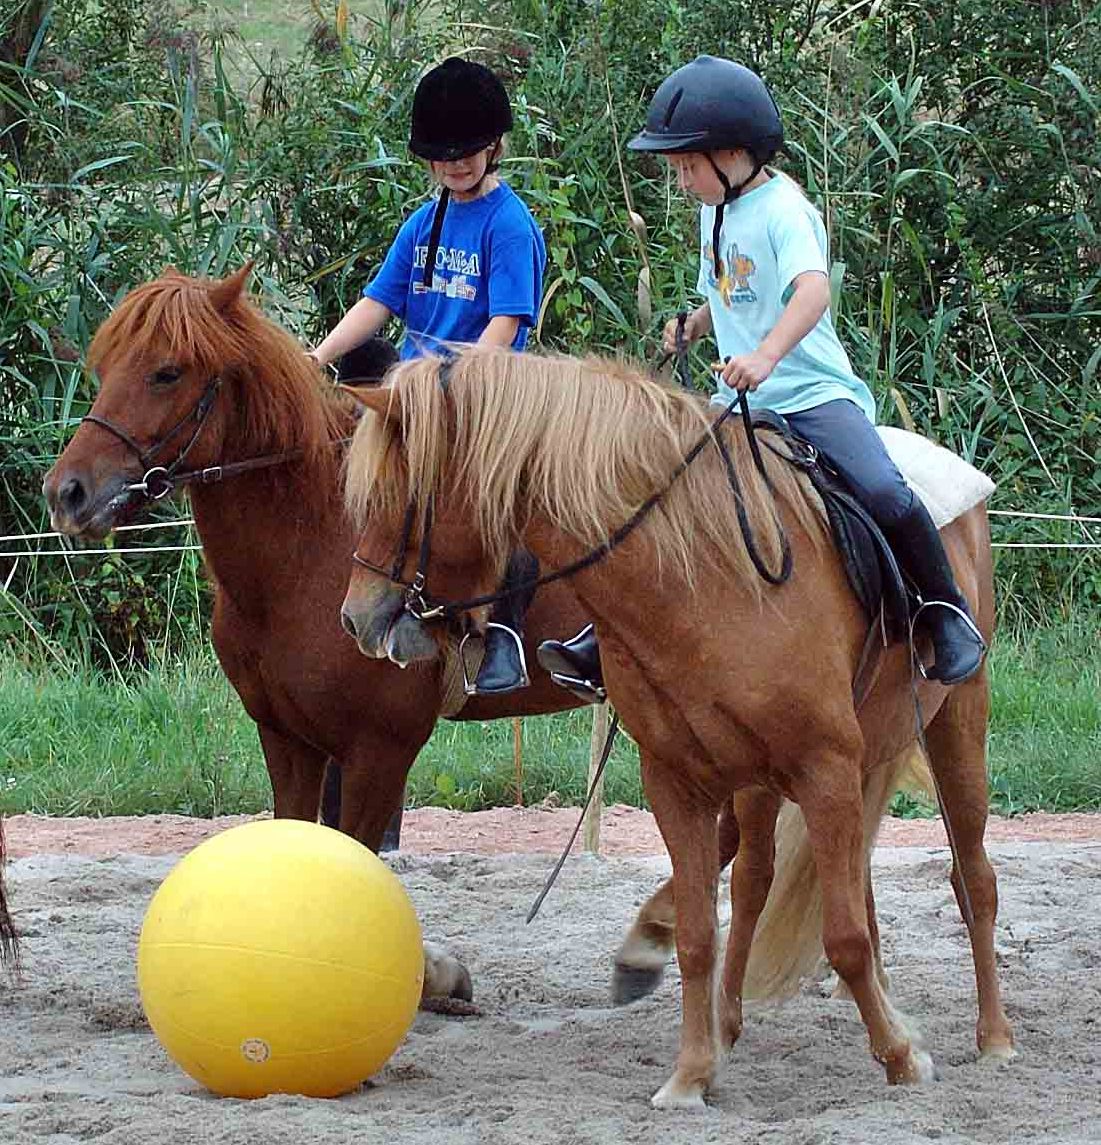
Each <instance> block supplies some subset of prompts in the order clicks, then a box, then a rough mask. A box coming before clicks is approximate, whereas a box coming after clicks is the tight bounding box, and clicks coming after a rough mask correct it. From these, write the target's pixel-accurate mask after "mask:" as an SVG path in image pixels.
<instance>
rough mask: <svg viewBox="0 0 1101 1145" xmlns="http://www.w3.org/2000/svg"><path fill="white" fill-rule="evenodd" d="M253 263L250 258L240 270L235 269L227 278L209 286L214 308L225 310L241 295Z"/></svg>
mask: <svg viewBox="0 0 1101 1145" xmlns="http://www.w3.org/2000/svg"><path fill="white" fill-rule="evenodd" d="M255 265H256V260H255V259H251V258H250V259H249V260H248V262H246V263H245V265H244V266H243V267H241V269H240V270H235V271H234V272H233V273H232V274H231V275H230V276H229V277H228V278H223V279H222V280H221V281H220V282H216V283H215V284H214V285H213V286H212V287H211V288H210V301H211V302H212V303H213V304H214V309H215V310H225V309H226V308H227V307H228V306H230V305H232V304H233V303H234V302H236V301H237V299H238V298H240V297H241V294H242V292H243V291H244V289H245V283H246V282H247V281H248V276H249V275H250V274H251V273H252V268H253V267H254V266H255Z"/></svg>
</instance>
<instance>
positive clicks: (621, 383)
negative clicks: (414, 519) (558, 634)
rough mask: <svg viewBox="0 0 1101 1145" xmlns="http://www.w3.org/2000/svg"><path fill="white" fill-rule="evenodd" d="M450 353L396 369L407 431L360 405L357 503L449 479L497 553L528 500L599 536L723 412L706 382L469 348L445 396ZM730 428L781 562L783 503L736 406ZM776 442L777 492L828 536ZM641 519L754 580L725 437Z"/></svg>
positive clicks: (772, 464) (670, 546)
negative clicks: (682, 383)
mask: <svg viewBox="0 0 1101 1145" xmlns="http://www.w3.org/2000/svg"><path fill="white" fill-rule="evenodd" d="M439 366H440V362H439V360H438V359H435V358H429V359H420V360H417V361H413V362H409V363H406V364H404V365H402V366H400V367H398V368H397V369H395V370H394V371H392V373H391V375H390V381H389V383H388V384H389V386H390V388H391V389H392V392H393V401H394V402H396V403H398V404H399V406H400V410H401V419H400V421H401V433H400V437H399V435H398V432H397V429H396V427H395V424H394V422H393V421H384V420H383V419H381V418H378V417H376V416H374V415H366V416H365V417H364V418H363V419H362V422H361V425H360V427H359V429H358V430H357V433H356V438H355V441H354V442H353V445H352V450H351V453H350V455H349V459H348V472H347V481H346V494H347V503H348V507H349V509H350V511H351V513H352V515H353V518H354V519H355V520H357V521H358V522H360V523H361V524H362V522H363V521H365V520H366V516H367V514H368V512H371V511H376V510H377V511H380V512H386V513H389V514H394V513H397V512H399V511H401V510H404V507H405V505H406V504H407V503H408V501H409V498H410V496H412V497H413V498H414V499H415V500H417V501H418V503H421V504H423V503H424V500H425V498H426V496H427V494H428V493H429V492H430V491H432V490H434V489H438V488H442V487H443V486H442V483H443V482H445V481H446V482H447V483H448V484H449V486H450V492H451V494H452V495H458V496H461V497H463V498H465V499H467V500H468V501H469V503H470V506H471V514H472V518H473V519H472V524H473V525H474V526H475V527H476V528H477V529H478V530H479V532H480V534H481V536H482V537H483V538H484V539H485V542H486V545H487V550H488V551H489V554H490V556H491V558H499V557H501V556H502V555H503V554H504V552H505V551H506V550H507V548H508V547H509V546H510V545H511V544H512V543H513V542H514V540H515V537H516V535H517V534H518V532H519V531H520V529H521V528H522V526H523V523H524V520H525V518H526V516H527V515H528V514H545V515H546V516H548V517H549V518H550V519H551V520H552V521H554V522H555V523H556V525H557V526H558V527H560V528H562V529H564V530H565V531H566V532H567V533H569V534H570V535H571V536H573V537H574V538H575V539H576V540H577V541H579V542H580V543H581V544H582V545H586V546H591V545H597V544H599V543H601V542H602V541H603V540H604V539H605V538H606V537H607V536H608V535H609V533H611V532H612V531H614V530H615V529H616V528H617V527H618V526H619V525H620V524H622V523H623V522H624V521H626V520H627V519H628V518H629V517H630V516H631V514H632V513H633V512H634V511H635V510H636V509H637V508H638V506H639V505H641V504H642V503H643V502H644V501H645V500H646V499H647V498H648V497H649V496H650V495H651V494H652V493H654V492H655V491H657V490H662V489H665V488H666V486H667V485H668V483H669V478H670V474H671V473H672V472H673V470H674V469H675V468H676V466H677V464H678V463H679V462H680V461H681V459H682V458H683V457H684V455H685V454H686V452H687V451H688V450H689V449H690V448H691V447H692V445H693V444H694V443H695V442H696V441H697V440H698V439H699V437H700V435H701V434H703V433H706V432H707V430H708V427H709V425H710V423H711V421H712V420H713V419H714V418H715V416H716V413H717V411H716V410H715V409H713V408H712V409H709V408H708V406H707V405H706V403H705V402H704V401H703V399H702V397H701V396H700V395H698V394H692V393H689V392H688V391H685V390H682V389H678V388H673V387H671V386H668V385H665V384H662V383H659V382H656V381H653V380H652V379H651V378H649V377H648V376H646V375H644V374H642V373H640V372H638V371H637V370H633V369H631V368H629V367H627V366H626V365H624V364H623V363H620V362H615V361H611V360H604V359H599V358H587V359H575V358H566V357H544V356H540V355H535V354H513V353H510V352H507V351H487V350H472V351H468V352H466V353H464V354H462V355H461V356H459V357H458V358H457V359H456V360H455V363H454V365H453V367H452V369H451V372H450V380H449V384H448V389H447V393H446V395H445V393H444V392H443V390H442V388H441V386H440V383H439V377H438V375H439ZM721 432H723V433H724V434H725V436H726V440H727V441H728V442H729V443H730V447H731V452H732V454H733V455H734V456H735V458H736V464H737V469H738V475H739V478H740V480H741V484H742V489H743V491H744V496H745V502H746V507H747V511H748V515H749V518H750V520H751V521H752V523H753V527H754V530H755V532H756V534H757V541H758V545H759V547H760V549H761V551H762V553H763V554H764V555H765V558H766V560H767V561H768V563H769V565H770V566H771V567H773V568H778V567H779V559H780V558H779V541H778V528H777V518H776V504H777V501H776V499H774V498H773V496H772V495H771V494H770V493H769V492H768V490H767V488H766V487H765V485H764V483H763V482H762V481H761V479H760V477H759V475H758V474H757V473H756V471H755V470H754V468H753V463H752V459H751V458H750V457H749V452H748V449H747V448H746V443H745V437H744V433H743V431H742V428H741V426H740V424H739V423H738V421H737V419H731V421H730V422H729V423H728V425H727V426H724V427H723V430H722V431H721ZM765 456H766V464H767V467H768V470H769V474H770V477H771V479H772V481H773V484H774V486H775V488H776V490H777V495H778V498H779V501H780V502H782V503H784V504H785V505H787V506H788V507H789V508H790V509H791V510H792V511H793V513H794V514H795V516H796V517H797V518H798V519H799V520H800V521H801V523H802V525H803V527H804V528H805V529H807V531H808V532H809V533H810V534H811V536H813V537H818V536H819V535H820V530H821V526H820V523H819V520H818V518H817V516H816V515H815V514H814V512H813V510H812V509H811V507H810V505H809V503H808V501H807V499H806V497H805V494H804V491H803V490H802V488H801V486H800V481H799V478H798V477H797V476H796V475H795V473H794V471H793V470H792V469H791V468H790V467H789V466H787V465H786V464H784V463H782V462H780V461H779V459H777V458H774V457H772V456H771V455H770V453H769V451H767V450H766V451H765ZM789 520H790V517H789ZM643 532H644V534H645V535H647V536H648V537H649V538H650V540H651V542H652V543H653V544H654V545H655V546H656V548H657V550H658V552H659V554H664V555H667V556H669V557H671V558H672V559H673V561H674V562H675V565H676V566H677V567H679V568H680V570H681V571H682V572H683V573H684V575H685V576H686V577H688V578H689V579H691V578H692V573H693V570H694V569H695V568H696V567H698V566H699V564H700V563H701V561H717V562H720V563H721V564H722V565H724V566H729V567H730V568H731V571H732V572H733V573H734V574H735V575H737V576H738V577H739V578H740V579H742V580H743V581H744V582H745V583H747V584H751V585H753V586H756V585H758V584H759V578H758V576H757V574H756V572H754V570H753V567H752V565H751V563H750V561H749V559H748V557H747V555H746V548H745V544H744V541H743V540H742V536H741V532H740V530H739V527H738V522H737V517H736V511H735V503H734V498H733V497H732V496H731V493H730V489H729V486H728V484H727V481H726V478H725V475H724V471H723V468H722V461H721V459H720V458H719V456H718V452H717V451H716V450H714V449H707V450H705V451H704V452H703V454H701V455H700V457H699V458H698V459H697V460H696V461H695V462H694V463H693V464H692V465H691V466H690V467H689V469H688V471H687V472H686V473H685V474H684V475H683V476H682V477H681V478H680V479H679V480H677V481H676V482H675V483H674V485H673V486H672V487H671V488H670V489H669V491H668V493H666V494H665V496H663V498H662V500H661V502H660V505H659V506H658V508H657V509H656V510H655V511H654V512H653V513H652V514H651V515H650V517H649V518H648V519H647V521H646V523H645V525H644V526H643Z"/></svg>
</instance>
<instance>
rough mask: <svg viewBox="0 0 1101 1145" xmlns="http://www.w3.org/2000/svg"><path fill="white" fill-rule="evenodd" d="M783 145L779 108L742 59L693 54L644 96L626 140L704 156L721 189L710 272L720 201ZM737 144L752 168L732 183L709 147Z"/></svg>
mask: <svg viewBox="0 0 1101 1145" xmlns="http://www.w3.org/2000/svg"><path fill="white" fill-rule="evenodd" d="M783 145H784V126H783V123H782V122H781V120H780V111H779V108H777V106H776V101H775V100H774V99H773V98H772V93H771V92H770V91H769V90H768V88H767V87H766V86H765V82H764V80H762V79H761V77H760V76H759V75H757V74H756V72H753V71H750V69H749V68H747V67H745V66H743V65H742V64H736V63H735V62H734V61H733V60H723V59H719V58H718V57H717V56H697V57H696V58H695V59H694V60H693V61H692V62H691V63H690V64H685V65H684V67H682V68H678V69H677V70H676V71H675V72H674V73H673V74H672V75H671V76H669V78H668V79H667V80H665V81H664V82H663V83H662V84H661V86H660V87H659V88H658V90H657V91H656V92H655V93H654V98H653V99H652V100H651V101H650V109H649V111H648V112H647V113H646V126H645V127H644V128H643V129H642V131H640V132H639V133H638V135H636V136H635V137H634V139H632V140H631V141H630V142H629V143H628V144H627V146H628V148H630V150H632V151H650V152H654V153H657V154H660V155H675V154H676V153H677V152H685V151H699V152H702V153H703V154H704V155H706V156H707V158H708V161H709V162H710V163H711V167H712V169H713V170H714V172H715V174H716V175H717V176H718V179H719V182H720V183H722V186H723V190H724V197H723V202H722V204H721V205H720V206H719V207H717V208H716V210H715V230H714V234H713V235H712V243H711V246H712V252H713V256H714V260H715V276H716V278H718V277H721V275H722V260H721V259H720V258H719V233H720V231H721V230H722V219H723V207H724V206H725V205H726V204H727V203H730V202H732V201H733V200H734V199H736V198H737V197H738V196H739V195H740V194H741V192H742V188H743V187H745V186H746V184H747V183H750V182H752V181H753V179H755V178H756V177H757V174H758V172H759V171H760V170H761V168H762V167H764V165H765V164H766V163H768V162H769V161H770V160H771V159H772V158H773V156H774V155H775V154H776V153H777V151H779V150H780V148H781V147H782V146H783ZM740 149H744V150H745V151H748V152H749V154H750V155H751V156H752V157H753V171H752V173H751V174H750V176H749V178H748V179H745V180H744V181H743V182H741V183H739V184H738V185H737V186H733V185H731V183H730V180H729V179H728V178H727V177H726V173H725V172H724V171H723V170H722V168H720V167H719V165H718V164H717V163H716V162H715V160H714V159H713V158H712V156H711V153H712V152H713V151H736V150H740Z"/></svg>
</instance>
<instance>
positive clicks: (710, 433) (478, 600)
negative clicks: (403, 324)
mask: <svg viewBox="0 0 1101 1145" xmlns="http://www.w3.org/2000/svg"><path fill="white" fill-rule="evenodd" d="M678 333H679V334H680V337H681V338H683V333H680V332H678ZM452 364H453V360H452V359H450V358H448V359H447V360H446V361H444V362H443V363H442V365H441V366H440V373H439V382H440V388H441V389H442V390H443V391H444V393H446V392H447V388H448V383H449V380H450V376H451V367H452ZM682 382H683V375H682ZM736 410H738V411H740V413H741V416H742V424H743V426H744V427H745V432H746V436H747V438H748V440H749V449H750V453H751V455H752V457H753V464H754V466H755V467H756V469H757V472H758V473H760V475H761V477H762V478H763V479H764V483H765V485H766V486H767V488H768V490H769V491H770V492H771V493H773V494H774V495H775V489H774V488H773V485H772V481H771V479H770V478H769V476H768V472H767V471H766V469H765V465H764V461H763V460H762V458H761V453H760V448H759V446H758V444H757V437H756V433H755V431H754V428H753V419H752V417H751V416H750V413H749V403H748V402H747V400H746V396H745V394H744V393H739V394H738V396H737V397H736V398H735V399H734V400H733V401H732V402H730V404H729V405H727V406H726V408H725V409H724V410H723V411H722V413H720V414H719V416H718V417H717V418H715V420H714V421H713V422H712V423H711V425H710V426H709V427H708V428H707V430H706V432H705V433H704V434H703V435H702V436H701V437H700V438H699V440H698V441H696V443H695V444H694V445H693V446H692V448H691V449H690V450H689V451H688V452H687V453H686V454H685V455H684V458H683V459H682V460H681V461H680V462H679V463H678V464H677V466H676V467H675V468H674V469H673V471H672V473H671V474H670V475H669V480H668V481H667V482H666V484H665V487H664V488H663V489H659V490H658V491H657V492H656V493H651V494H650V496H649V497H647V498H646V500H645V501H643V503H642V504H641V505H640V506H639V507H638V508H637V509H636V510H635V511H634V513H632V514H631V516H630V517H628V518H627V520H626V521H624V523H623V524H622V525H620V526H619V528H618V529H616V531H615V532H614V533H612V534H611V535H610V536H608V537H607V538H606V539H605V540H604V541H602V542H601V543H600V544H599V545H597V546H596V547H595V548H593V549H591V550H590V551H589V552H588V553H586V554H585V555H584V556H583V557H579V558H578V559H577V560H576V561H572V562H571V563H570V564H568V565H565V566H563V567H562V568H560V569H555V570H554V571H552V572H549V573H545V574H543V575H542V576H539V577H535V578H533V579H531V580H526V581H523V582H521V583H519V584H514V585H512V586H510V587H508V588H503V589H501V590H500V591H498V592H491V593H486V594H485V595H484V596H475V597H471V598H470V599H469V600H458V601H442V600H436V599H434V598H433V597H432V596H431V595H430V594H429V592H428V591H427V583H428V560H429V557H430V556H431V552H432V516H433V505H434V497H435V495H434V494H432V493H430V494H429V495H428V501H427V504H426V505H425V512H424V530H423V532H422V533H421V543H420V552H419V554H418V556H417V569H416V572H415V573H414V574H413V579H412V580H404V579H403V578H402V575H401V570H402V569H403V568H404V567H405V561H406V557H407V556H408V554H409V543H410V541H411V540H412V537H413V525H414V523H415V521H416V517H417V507H416V503H415V502H414V501H413V500H412V499H410V501H409V505H408V506H407V507H406V510H405V519H404V522H403V524H402V531H401V536H400V538H399V540H398V547H397V552H396V554H395V556H394V560H393V563H392V564H391V566H390V568H385V567H383V566H381V565H376V564H374V563H373V562H371V561H369V560H367V559H366V558H365V557H361V556H360V555H359V553H358V552H353V553H352V560H353V562H354V563H355V564H357V565H361V566H362V567H363V568H365V569H369V570H370V571H371V572H373V573H377V574H378V575H379V576H383V577H385V578H386V579H387V580H388V581H389V582H390V583H391V584H392V585H395V586H396V587H398V588H401V589H402V590H403V592H404V601H403V608H404V610H405V611H406V612H407V613H409V615H410V616H412V617H413V618H414V619H415V620H420V621H422V622H424V621H435V620H449V621H450V620H454V619H456V618H457V617H459V616H461V615H463V614H465V613H468V612H473V611H474V609H476V608H482V607H484V606H486V605H492V604H496V603H497V602H498V601H502V600H507V599H508V598H509V597H512V596H519V595H520V594H521V593H527V592H535V591H536V590H538V589H540V588H542V587H543V586H544V585H548V584H553V583H554V582H555V581H558V580H565V579H567V578H568V577H572V576H574V575H575V574H577V573H579V572H581V571H582V570H583V569H587V568H590V567H591V566H592V565H595V564H597V563H599V562H600V561H602V560H603V559H604V558H605V557H606V556H607V555H608V554H609V553H610V552H611V551H612V550H613V549H615V548H617V547H618V546H619V545H620V544H622V543H623V541H625V540H626V539H627V538H628V537H629V536H630V535H631V533H633V532H634V531H635V529H636V528H638V526H639V525H641V524H642V522H643V521H644V520H645V519H646V517H648V516H649V514H650V512H651V511H652V510H653V509H654V507H655V506H656V505H657V504H658V502H659V501H660V500H661V499H662V497H664V496H665V494H666V493H668V492H669V490H670V489H671V488H672V486H673V484H674V483H675V482H676V481H677V479H678V478H679V477H680V476H681V475H682V474H683V473H684V472H685V470H686V469H687V468H688V467H689V466H690V465H691V464H692V462H693V461H695V460H696V458H697V457H698V456H699V455H700V454H701V453H702V452H703V450H704V449H705V448H706V446H707V445H708V444H709V443H710V444H714V446H715V448H716V449H717V450H718V451H719V455H720V457H722V459H723V464H724V467H725V469H726V477H727V482H728V483H729V485H730V491H731V494H732V495H733V497H734V502H735V506H736V508H737V515H738V526H739V528H740V530H741V534H742V539H743V541H744V542H745V546H746V550H747V552H748V553H749V558H750V560H751V561H752V562H753V566H754V568H755V569H756V570H757V573H758V575H759V576H760V577H761V578H762V580H765V581H767V582H768V583H769V584H772V585H781V584H784V583H786V582H787V580H788V579H789V578H790V576H791V570H792V566H793V560H792V554H791V544H790V542H789V541H788V536H787V532H786V531H785V530H784V529H783V526H781V528H780V549H781V552H780V569H779V571H778V572H773V571H772V570H770V569H769V568H768V566H767V565H766V564H765V562H764V558H763V557H762V556H761V553H760V550H759V549H758V548H757V543H756V538H755V536H754V533H753V526H752V525H751V523H750V521H749V515H748V513H747V512H746V509H745V501H744V498H743V496H742V490H741V484H740V482H739V480H738V474H737V470H736V469H735V467H734V461H733V459H732V458H731V456H730V452H729V450H728V448H727V445H726V442H725V441H723V439H722V437H721V436H720V435H719V433H718V430H719V429H720V427H721V426H722V424H723V422H725V421H726V420H727V419H728V418H730V417H731V416H732V415H733V414H734V412H735V411H736Z"/></svg>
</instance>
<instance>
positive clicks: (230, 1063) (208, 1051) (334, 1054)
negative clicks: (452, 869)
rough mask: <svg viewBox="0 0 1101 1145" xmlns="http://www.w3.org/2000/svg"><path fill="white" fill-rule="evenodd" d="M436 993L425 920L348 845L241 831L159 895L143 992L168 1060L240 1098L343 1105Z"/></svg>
mask: <svg viewBox="0 0 1101 1145" xmlns="http://www.w3.org/2000/svg"><path fill="white" fill-rule="evenodd" d="M423 977H424V953H423V947H422V943H421V932H420V926H419V924H418V922H417V916H416V913H415V912H414V910H413V904H412V903H411V902H410V901H409V898H408V896H407V895H406V893H405V890H404V889H403V887H402V885H401V883H400V882H399V881H398V879H397V877H396V876H395V875H394V874H393V873H392V872H391V871H390V870H389V868H387V866H386V865H385V864H384V863H383V862H382V861H381V860H380V859H379V858H378V857H377V856H375V855H374V854H372V853H371V852H370V851H369V850H368V849H367V848H366V847H364V846H362V845H361V844H360V843H357V842H356V841H355V840H354V839H351V838H349V837H348V836H347V835H342V834H341V833H340V832H339V831H333V830H331V829H330V828H328V827H321V826H319V825H318V824H316V823H304V822H300V821H298V820H293V819H270V820H261V821H257V822H253V823H246V824H245V825H243V826H241V827H233V828H231V829H230V830H228V831H225V832H223V833H222V834H220V835H216V836H215V837H214V838H212V839H208V840H207V841H206V842H204V843H201V844H200V845H199V846H198V847H196V848H195V850H193V851H192V852H191V853H190V854H189V855H187V856H186V857H185V858H184V859H182V860H181V861H180V863H179V864H178V865H177V866H176V867H175V868H173V870H172V871H171V872H170V874H169V875H168V877H167V878H166V879H165V880H164V882H163V883H162V884H161V886H160V888H159V890H158V891H157V893H156V894H155V895H154V896H153V901H152V902H151V903H150V904H149V910H148V911H147V913H146V916H145V922H144V924H143V926H142V930H141V938H140V939H139V941H138V987H139V989H140V991H141V1001H142V1005H143V1006H144V1008H145V1013H146V1016H147V1017H148V1019H149V1024H150V1026H152V1028H153V1032H154V1033H155V1034H156V1035H157V1038H158V1039H159V1040H160V1042H161V1045H163V1046H164V1048H165V1050H166V1051H167V1052H168V1055H169V1056H170V1057H171V1058H172V1059H173V1060H174V1061H175V1062H176V1063H177V1064H178V1065H179V1066H180V1067H181V1068H182V1069H184V1070H185V1071H186V1072H187V1073H188V1074H190V1075H191V1076H192V1077H193V1078H194V1079H195V1080H196V1081H198V1082H201V1083H202V1084H203V1085H205V1086H206V1087H207V1088H208V1089H211V1090H213V1091H214V1092H215V1093H219V1094H223V1095H224V1096H227V1097H263V1096H265V1095H266V1094H269V1093H298V1094H304V1095H306V1096H308V1097H336V1096H338V1095H339V1094H342V1093H347V1092H348V1091H349V1090H352V1089H354V1088H355V1087H356V1086H357V1085H358V1084H359V1083H360V1082H362V1081H364V1080H365V1079H366V1078H369V1077H370V1076H371V1075H372V1074H373V1073H375V1072H376V1071H377V1070H378V1069H379V1068H381V1066H382V1065H383V1064H384V1063H385V1062H386V1061H387V1059H388V1058H389V1057H390V1055H391V1054H392V1053H393V1052H394V1050H395V1049H397V1047H398V1044H399V1043H400V1042H401V1040H402V1039H403V1038H404V1037H405V1034H406V1033H407V1031H408V1030H409V1027H410V1026H411V1025H412V1023H413V1018H414V1017H415V1015H416V1011H417V1004H418V1002H419V1001H420V996H421V982H422V980H423Z"/></svg>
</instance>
